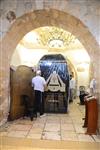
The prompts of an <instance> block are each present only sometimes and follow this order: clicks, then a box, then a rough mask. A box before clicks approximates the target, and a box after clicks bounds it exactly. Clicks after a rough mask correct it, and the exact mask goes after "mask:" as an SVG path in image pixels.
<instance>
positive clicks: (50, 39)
mask: <svg viewBox="0 0 100 150" xmlns="http://www.w3.org/2000/svg"><path fill="white" fill-rule="evenodd" d="M37 32H38V34H39V39H37V40H38V42H39V43H40V44H43V45H44V46H48V47H50V48H65V47H67V46H69V45H70V44H71V43H74V41H75V36H73V35H72V34H71V33H69V32H67V31H65V30H63V29H62V28H57V27H54V26H53V27H42V28H41V29H40V30H37Z"/></svg>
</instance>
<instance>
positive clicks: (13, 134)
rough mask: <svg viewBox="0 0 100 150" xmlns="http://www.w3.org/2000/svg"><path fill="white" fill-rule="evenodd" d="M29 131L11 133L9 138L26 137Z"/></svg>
mask: <svg viewBox="0 0 100 150" xmlns="http://www.w3.org/2000/svg"><path fill="white" fill-rule="evenodd" d="M27 134H28V131H10V132H8V134H7V136H8V137H26V135H27Z"/></svg>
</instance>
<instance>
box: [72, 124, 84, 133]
mask: <svg viewBox="0 0 100 150" xmlns="http://www.w3.org/2000/svg"><path fill="white" fill-rule="evenodd" d="M74 128H75V131H76V133H85V132H86V130H87V129H86V128H83V127H82V124H74Z"/></svg>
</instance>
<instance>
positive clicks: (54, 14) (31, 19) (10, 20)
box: [0, 0, 100, 126]
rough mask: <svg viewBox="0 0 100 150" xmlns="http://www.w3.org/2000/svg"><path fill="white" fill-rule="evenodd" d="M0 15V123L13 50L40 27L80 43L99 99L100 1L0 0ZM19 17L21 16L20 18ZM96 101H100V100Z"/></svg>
mask: <svg viewBox="0 0 100 150" xmlns="http://www.w3.org/2000/svg"><path fill="white" fill-rule="evenodd" d="M36 10H40V11H36ZM42 10H43V11H42ZM53 10H54V11H53ZM57 10H59V11H57ZM35 11H36V13H35ZM11 12H13V13H11ZM30 12H31V13H30ZM28 13H29V14H28ZM0 15H1V16H0V19H1V21H0V25H1V29H0V30H1V31H0V36H1V39H2V42H1V45H0V47H1V58H0V60H1V64H0V83H1V89H0V99H1V108H2V109H1V111H0V116H1V117H0V121H1V122H2V123H3V122H4V121H5V120H6V118H7V115H8V106H9V65H10V60H11V56H12V54H13V50H14V49H15V47H16V45H17V44H18V42H19V41H20V40H21V38H22V37H23V36H24V35H25V34H26V33H27V32H29V31H31V30H33V29H34V28H37V27H40V26H44V25H56V26H58V27H62V28H64V29H65V30H68V31H69V32H72V33H73V34H74V35H75V36H76V37H77V38H78V39H79V40H80V42H81V43H82V44H83V45H84V47H85V49H86V50H87V51H88V53H89V55H90V57H91V60H92V62H93V65H94V75H95V76H96V79H97V81H98V85H97V86H98V89H97V94H98V96H100V90H99V89H100V76H99V75H100V69H99V68H100V61H99V60H100V59H99V57H100V48H99V41H100V34H99V32H100V1H99V0H80V1H79V0H62V1H60V0H13V2H12V0H1V1H0ZM23 15H24V16H23ZM71 15H72V16H75V17H76V18H77V19H76V18H74V17H71ZM20 16H23V17H21V18H19V17H20ZM84 25H85V26H84ZM98 102H100V98H99V101H98ZM99 110H100V105H99ZM99 118H100V115H99ZM3 120H4V121H3ZM99 120H100V119H99ZM99 122H100V121H99ZM99 126H100V123H99Z"/></svg>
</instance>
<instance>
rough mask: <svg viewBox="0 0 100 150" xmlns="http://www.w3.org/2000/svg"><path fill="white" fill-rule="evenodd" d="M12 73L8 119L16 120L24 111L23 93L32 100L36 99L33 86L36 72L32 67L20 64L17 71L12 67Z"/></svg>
mask: <svg viewBox="0 0 100 150" xmlns="http://www.w3.org/2000/svg"><path fill="white" fill-rule="evenodd" d="M10 73H11V74H10V79H11V80H10V81H11V82H10V87H11V96H10V97H11V102H10V113H9V117H8V119H9V120H14V119H18V118H20V117H22V116H23V113H24V105H23V103H22V95H28V96H29V97H30V99H31V102H33V100H34V92H33V90H32V86H31V80H32V77H33V76H34V72H32V69H31V68H30V67H27V66H19V67H18V68H17V70H16V71H14V70H12V69H11V70H10Z"/></svg>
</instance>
